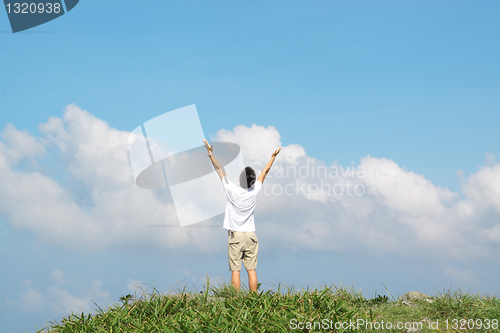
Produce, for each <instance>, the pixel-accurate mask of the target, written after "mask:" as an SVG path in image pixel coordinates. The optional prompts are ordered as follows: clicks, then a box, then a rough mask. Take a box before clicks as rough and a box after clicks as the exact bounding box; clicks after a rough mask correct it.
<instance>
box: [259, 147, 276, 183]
mask: <svg viewBox="0 0 500 333" xmlns="http://www.w3.org/2000/svg"><path fill="white" fill-rule="evenodd" d="M280 150H281V147H279V148H278V149H276V150H275V151H274V153H273V154H272V155H271V160H269V162H268V163H267V165H266V167H265V168H264V170H262V172H261V174H260V176H259V178H257V180H259V181H260V182H261V183H263V182H264V179H266V176H267V174H268V173H269V170H271V167H272V166H273V163H274V160H275V159H276V156H278V154H279V153H280Z"/></svg>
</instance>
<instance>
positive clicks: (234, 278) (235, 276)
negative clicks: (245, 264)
mask: <svg viewBox="0 0 500 333" xmlns="http://www.w3.org/2000/svg"><path fill="white" fill-rule="evenodd" d="M231 284H232V285H233V287H235V288H236V289H238V290H240V286H241V281H240V271H231Z"/></svg>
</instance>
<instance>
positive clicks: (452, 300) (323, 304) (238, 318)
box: [40, 280, 500, 333]
mask: <svg viewBox="0 0 500 333" xmlns="http://www.w3.org/2000/svg"><path fill="white" fill-rule="evenodd" d="M388 294H389V293H388ZM96 306H97V305H96ZM461 319H462V321H460V320H461ZM499 319H500V300H499V299H498V298H496V297H491V296H480V295H471V294H468V293H462V292H460V291H456V292H451V291H445V292H443V293H439V294H438V295H437V296H433V297H431V298H430V299H427V300H412V301H411V302H406V301H404V300H401V299H395V298H394V297H392V295H390V294H389V297H387V296H382V295H376V297H373V298H371V299H366V298H364V297H363V295H362V294H361V293H360V292H357V291H355V290H354V289H349V288H340V287H336V286H331V287H327V286H325V287H323V288H322V289H307V290H304V289H301V290H295V289H294V288H293V287H292V288H290V287H287V286H278V288H277V291H271V290H269V291H259V293H252V292H248V291H247V290H244V291H241V292H237V291H236V290H235V289H234V288H232V287H231V286H229V285H219V286H218V287H212V286H210V284H209V280H207V284H206V286H204V290H202V291H199V292H186V288H184V290H182V291H179V292H177V293H172V294H166V295H164V294H161V293H159V292H158V291H156V290H153V291H152V292H147V291H146V292H145V293H144V294H143V295H142V296H140V297H138V298H135V297H133V296H132V295H127V296H124V297H121V299H120V303H119V304H116V305H113V306H111V307H109V308H108V309H105V310H103V309H101V308H100V307H99V306H97V313H95V314H85V313H81V314H72V315H70V316H68V317H67V318H63V319H62V320H61V321H60V322H58V323H52V324H51V326H50V327H47V328H45V329H44V330H42V331H43V332H68V333H69V332H71V333H78V332H89V333H90V332H92V333H94V332H500V328H499V326H498V325H499V323H498V321H499ZM389 326H390V327H389ZM42 331H40V332H42Z"/></svg>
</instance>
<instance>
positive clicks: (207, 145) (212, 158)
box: [203, 139, 226, 179]
mask: <svg viewBox="0 0 500 333" xmlns="http://www.w3.org/2000/svg"><path fill="white" fill-rule="evenodd" d="M203 146H205V148H207V152H208V156H210V161H211V162H212V165H213V166H214V168H215V171H217V174H218V175H219V177H220V179H222V178H224V176H225V175H226V173H225V172H224V169H222V167H221V166H220V164H219V162H217V159H216V158H215V156H214V155H212V153H213V151H214V146H212V145H210V143H208V141H207V139H203Z"/></svg>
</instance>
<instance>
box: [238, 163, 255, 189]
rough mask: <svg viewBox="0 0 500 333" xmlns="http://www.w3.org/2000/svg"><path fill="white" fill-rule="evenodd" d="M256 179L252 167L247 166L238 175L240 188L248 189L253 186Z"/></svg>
mask: <svg viewBox="0 0 500 333" xmlns="http://www.w3.org/2000/svg"><path fill="white" fill-rule="evenodd" d="M256 179H257V176H256V175H255V171H254V170H253V169H252V167H249V166H247V167H246V168H245V169H244V170H243V171H242V172H241V173H240V186H241V187H243V188H250V187H252V186H253V184H254V183H255V180H256Z"/></svg>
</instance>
